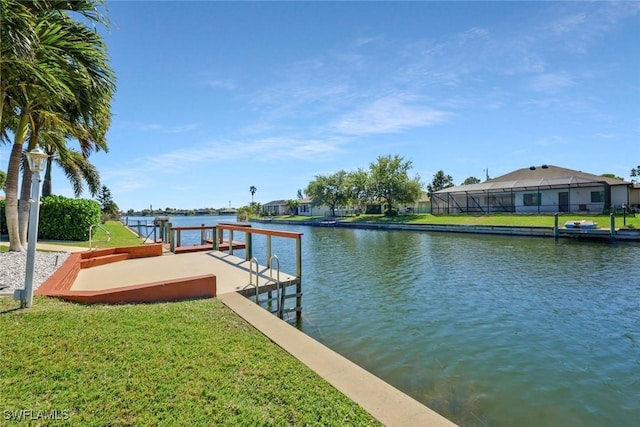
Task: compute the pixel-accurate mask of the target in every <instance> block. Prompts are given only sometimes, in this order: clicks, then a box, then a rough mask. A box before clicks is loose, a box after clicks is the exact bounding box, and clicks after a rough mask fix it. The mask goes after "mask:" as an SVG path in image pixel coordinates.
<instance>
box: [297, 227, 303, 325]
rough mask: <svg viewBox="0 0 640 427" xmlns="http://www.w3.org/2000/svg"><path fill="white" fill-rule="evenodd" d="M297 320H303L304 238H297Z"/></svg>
mask: <svg viewBox="0 0 640 427" xmlns="http://www.w3.org/2000/svg"><path fill="white" fill-rule="evenodd" d="M296 277H297V278H298V280H297V282H296V307H297V308H298V310H296V320H297V321H300V320H302V239H300V238H297V239H296Z"/></svg>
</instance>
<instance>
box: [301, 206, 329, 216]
mask: <svg viewBox="0 0 640 427" xmlns="http://www.w3.org/2000/svg"><path fill="white" fill-rule="evenodd" d="M298 215H303V216H330V215H331V209H330V208H329V206H326V205H321V206H311V204H307V203H301V204H300V208H298Z"/></svg>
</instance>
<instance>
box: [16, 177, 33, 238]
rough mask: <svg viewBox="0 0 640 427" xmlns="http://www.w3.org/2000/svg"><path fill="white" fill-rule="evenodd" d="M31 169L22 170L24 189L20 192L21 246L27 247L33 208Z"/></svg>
mask: <svg viewBox="0 0 640 427" xmlns="http://www.w3.org/2000/svg"><path fill="white" fill-rule="evenodd" d="M32 176H33V174H32V173H31V169H29V168H28V167H26V165H25V167H24V168H22V183H21V185H22V188H21V190H20V200H19V201H18V230H20V245H22V247H23V248H26V247H27V240H28V239H27V238H28V236H27V231H28V229H29V211H30V208H31V203H30V202H29V201H30V200H31V177H32Z"/></svg>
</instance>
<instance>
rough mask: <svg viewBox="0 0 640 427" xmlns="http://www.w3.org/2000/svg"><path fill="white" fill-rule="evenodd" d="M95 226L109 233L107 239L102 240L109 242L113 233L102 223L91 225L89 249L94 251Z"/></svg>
mask: <svg viewBox="0 0 640 427" xmlns="http://www.w3.org/2000/svg"><path fill="white" fill-rule="evenodd" d="M93 227H98V228H99V229H101V230H102V231H104V232H105V234H106V235H107V240H100V241H101V242H103V243H107V242H108V241H109V240H111V233H109V230H107V229H106V228H104V227H103V226H101V225H100V224H92V225H91V227H89V250H90V251H92V250H93V249H94V248H93ZM96 249H98V246H97V245H96Z"/></svg>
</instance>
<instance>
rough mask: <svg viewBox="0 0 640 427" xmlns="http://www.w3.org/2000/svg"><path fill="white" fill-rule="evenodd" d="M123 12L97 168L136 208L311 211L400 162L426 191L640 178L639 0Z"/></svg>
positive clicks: (257, 5) (197, 6) (147, 7)
mask: <svg viewBox="0 0 640 427" xmlns="http://www.w3.org/2000/svg"><path fill="white" fill-rule="evenodd" d="M107 5H108V10H109V16H110V19H111V22H112V25H111V29H110V30H109V31H108V32H105V34H104V37H105V41H106V43H107V45H108V49H109V54H110V57H111V60H112V66H113V67H114V69H115V71H116V74H117V78H118V90H117V94H116V96H115V99H114V102H113V107H112V111H113V123H112V127H111V129H110V131H109V135H108V142H109V147H110V151H109V153H108V154H104V153H97V154H94V155H93V156H92V162H93V163H94V164H95V165H96V166H97V167H98V168H99V170H100V172H101V176H102V181H103V184H104V185H106V186H107V187H109V188H110V190H111V192H112V195H113V197H114V200H115V202H116V203H117V204H118V205H119V207H120V208H121V209H123V210H127V209H130V208H132V209H136V210H137V209H144V208H148V207H149V206H150V205H153V207H154V208H165V207H174V208H200V207H212V208H222V207H229V205H231V206H232V207H240V206H243V205H246V204H248V203H249V202H250V200H251V195H250V193H249V187H250V186H252V185H255V186H256V187H257V189H258V191H257V192H256V194H255V200H256V201H258V202H261V203H266V202H269V201H270V200H274V199H289V198H295V197H296V193H297V190H298V189H304V188H305V187H306V186H307V184H308V183H309V182H310V181H311V180H312V179H313V178H314V176H315V175H324V174H330V173H333V172H335V171H337V170H339V169H344V170H347V171H350V170H355V169H357V168H368V165H369V164H370V163H371V162H373V161H375V159H376V158H377V157H378V156H382V155H389V154H391V155H395V154H398V155H401V156H404V158H405V159H407V160H411V161H412V162H413V169H412V171H411V173H412V174H419V175H420V177H421V179H422V181H423V182H424V183H425V188H426V184H427V183H429V182H430V181H431V179H432V178H433V175H434V174H435V173H436V172H437V171H438V170H443V171H444V172H445V173H447V174H449V175H451V176H452V177H453V178H454V182H455V183H456V184H459V183H461V182H462V181H463V180H464V179H465V178H467V177H469V176H475V177H478V178H484V176H485V169H488V171H489V175H490V176H492V177H495V176H499V175H502V174H504V173H507V172H510V171H513V170H515V169H519V168H523V167H528V166H531V165H541V164H545V163H546V164H552V165H556V166H562V167H567V168H571V169H577V170H582V171H584V172H590V173H595V174H601V173H614V174H616V175H619V176H621V177H623V178H625V179H629V171H630V169H631V168H633V167H635V166H636V165H638V164H639V163H640V143H639V141H640V48H639V46H640V3H638V2H619V3H605V2H588V3H587V2H531V3H529V2H491V3H490V2H210V1H197V2H196V1H193V2H178V1H167V2H158V1H135V2H131V1H111V2H108V3H107ZM8 150H9V147H2V153H0V154H2V156H1V157H2V158H3V159H5V161H6V157H7V156H8ZM54 179H55V181H54V192H55V193H57V194H63V195H68V196H71V195H72V192H71V189H70V186H69V185H68V184H67V183H66V182H65V180H64V177H63V176H62V174H61V173H58V175H57V178H56V177H54ZM85 196H86V197H89V196H88V195H87V194H85Z"/></svg>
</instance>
